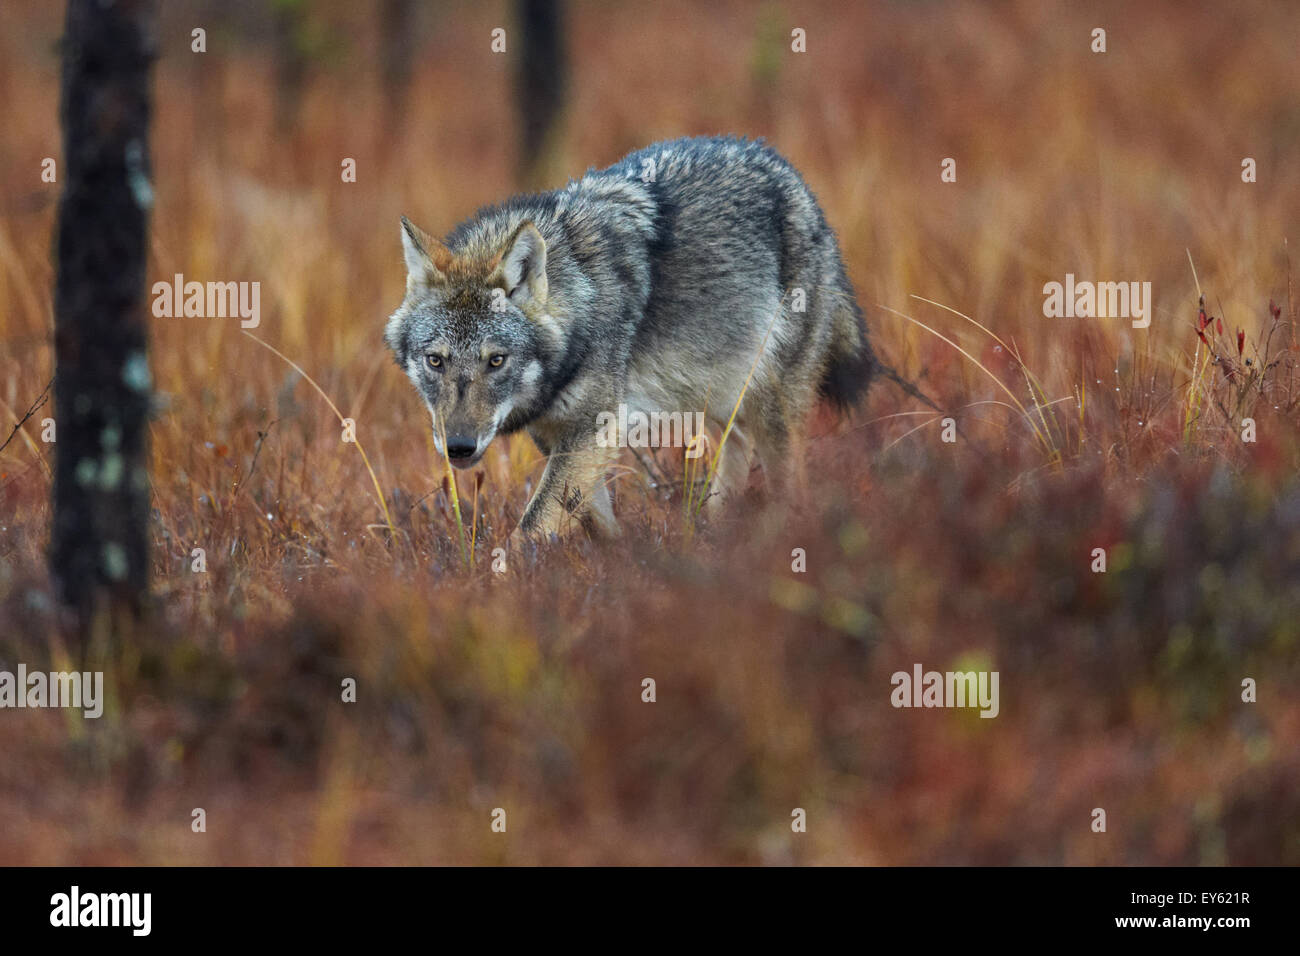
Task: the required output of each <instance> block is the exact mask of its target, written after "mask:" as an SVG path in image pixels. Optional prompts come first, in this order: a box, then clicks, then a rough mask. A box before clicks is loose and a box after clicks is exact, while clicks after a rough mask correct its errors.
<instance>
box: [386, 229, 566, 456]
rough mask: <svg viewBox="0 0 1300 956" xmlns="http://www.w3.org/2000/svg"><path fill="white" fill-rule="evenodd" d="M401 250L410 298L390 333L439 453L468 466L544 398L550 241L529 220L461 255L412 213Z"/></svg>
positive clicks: (391, 344)
mask: <svg viewBox="0 0 1300 956" xmlns="http://www.w3.org/2000/svg"><path fill="white" fill-rule="evenodd" d="M402 249H403V251H404V252H405V254H406V272H407V276H406V298H405V299H404V300H403V301H402V304H401V306H400V307H399V308H398V310H397V311H396V312H394V313H393V315H392V318H390V319H389V321H388V326H387V329H386V330H385V333H384V337H385V339H386V340H387V342H388V345H389V347H390V348H391V349H392V350H393V354H394V356H395V357H396V359H397V364H398V365H400V366H401V367H402V368H403V369H404V370H405V371H406V374H407V375H408V376H410V379H411V381H412V382H413V383H414V384H415V387H416V390H417V391H419V393H420V396H421V397H422V398H423V399H424V402H425V404H426V405H428V406H429V411H430V412H431V413H432V415H433V436H434V443H435V444H436V445H437V447H438V450H439V451H440V452H443V453H445V454H446V455H447V457H448V459H449V460H450V461H451V463H452V464H453V465H456V466H457V467H459V468H468V467H470V466H471V465H473V464H475V463H476V462H477V461H478V460H479V459H480V458H482V457H483V452H484V451H485V450H486V448H487V446H488V443H489V442H491V441H492V439H493V437H495V436H496V434H497V432H498V431H500V430H501V429H502V426H503V425H504V426H506V430H512V428H514V427H518V424H517V423H518V422H522V421H525V420H526V419H527V418H528V417H530V415H529V410H530V406H531V405H533V404H534V403H535V402H536V400H537V397H538V394H539V386H540V382H541V379H542V361H541V357H542V355H543V353H544V352H545V349H546V344H547V343H546V341H545V339H546V336H547V326H548V324H549V322H550V321H551V320H550V317H549V316H548V315H546V299H547V282H546V242H545V241H544V240H543V239H542V236H541V233H539V232H538V231H537V227H536V226H534V225H533V223H532V222H530V221H525V222H523V223H520V224H519V226H517V227H516V228H515V229H514V231H513V232H511V233H510V234H509V235H508V237H506V238H505V239H504V241H502V242H500V243H491V244H489V246H488V247H486V248H477V249H473V250H470V251H462V252H460V253H459V254H456V253H453V252H452V251H451V250H450V249H448V248H447V246H445V245H444V244H443V243H441V242H439V241H438V240H437V239H434V238H433V237H432V236H430V235H428V234H427V233H425V232H423V231H422V230H420V229H418V228H416V227H415V226H414V225H412V224H411V223H410V222H409V221H408V220H407V219H406V218H405V217H403V218H402ZM512 414H513V415H514V422H511V421H510V419H511V415H512ZM444 442H445V443H444Z"/></svg>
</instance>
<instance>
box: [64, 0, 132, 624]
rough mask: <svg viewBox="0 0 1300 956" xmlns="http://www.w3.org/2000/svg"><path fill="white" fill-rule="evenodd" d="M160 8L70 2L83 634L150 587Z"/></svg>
mask: <svg viewBox="0 0 1300 956" xmlns="http://www.w3.org/2000/svg"><path fill="white" fill-rule="evenodd" d="M155 15H156V8H155V4H154V2H153V0H116V2H114V3H111V4H109V3H103V2H101V0H68V10H67V20H66V23H65V29H64V37H63V88H62V99H61V102H60V120H61V123H62V126H63V194H62V196H61V197H60V200H59V215H58V235H57V240H56V255H57V266H58V276H57V279H56V286H55V293H54V348H55V422H56V427H57V435H56V437H57V442H56V445H55V447H56V449H57V466H56V471H55V477H54V524H53V528H52V530H51V535H50V568H51V571H52V574H53V577H54V581H55V585H56V588H57V590H58V593H59V596H60V598H61V599H62V600H63V602H64V603H65V604H68V605H71V606H72V607H73V608H75V609H76V610H77V611H78V612H79V614H78V620H79V623H80V630H81V633H82V634H83V635H84V634H85V632H86V629H87V627H88V626H89V625H90V623H91V622H92V620H93V618H94V617H95V616H96V615H97V614H98V612H100V611H101V610H109V611H112V612H114V617H116V616H117V614H116V612H119V611H122V610H129V611H131V612H132V613H136V612H138V611H139V610H140V609H141V607H142V605H143V601H144V597H145V595H146V593H147V590H148V581H149V574H148V572H149V547H148V545H149V538H148V531H149V479H148V472H147V461H146V453H147V432H146V428H147V423H148V415H149V395H150V375H149V365H148V329H147V327H146V324H145V315H146V312H145V309H146V305H145V294H144V293H145V288H144V286H145V250H146V236H147V232H148V212H149V207H150V206H151V204H152V189H151V186H150V179H149V114H150V100H149V84H150V74H151V71H152V68H153V60H154V48H155V37H154V29H155Z"/></svg>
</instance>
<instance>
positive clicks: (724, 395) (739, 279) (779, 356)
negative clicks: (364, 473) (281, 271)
mask: <svg viewBox="0 0 1300 956" xmlns="http://www.w3.org/2000/svg"><path fill="white" fill-rule="evenodd" d="M401 240H402V250H403V254H404V257H405V261H406V272H407V277H406V295H405V297H404V299H403V301H402V303H401V305H400V306H399V307H398V309H397V310H396V311H395V312H394V313H393V314H392V316H391V317H390V318H389V320H388V323H387V326H386V328H385V340H386V342H387V344H388V346H389V347H390V348H391V349H392V352H393V356H394V358H395V360H396V362H397V364H398V366H399V367H401V368H402V369H403V370H404V371H405V372H406V374H407V376H408V377H409V378H410V380H411V382H412V384H414V386H415V388H416V390H417V391H418V392H419V393H420V396H421V398H423V400H424V403H425V404H426V405H427V406H428V408H429V411H430V413H431V415H432V419H433V429H434V436H433V437H434V443H435V445H436V447H437V449H438V451H439V453H440V454H445V455H446V457H447V458H448V460H449V461H450V462H451V464H452V465H454V466H456V467H458V468H468V467H471V466H473V465H474V464H476V463H477V462H478V461H479V460H480V459H481V458H482V456H483V453H484V451H485V450H486V449H487V447H488V445H489V444H490V443H491V442H492V440H493V438H495V437H496V436H498V435H508V434H511V433H513V432H517V431H520V430H526V431H527V432H528V434H529V435H530V436H531V437H532V439H533V441H534V442H535V443H536V444H537V447H538V448H539V449H540V450H541V452H542V454H543V455H545V456H546V466H545V469H544V471H543V473H542V476H541V479H540V482H539V484H538V487H537V490H536V492H535V493H534V494H533V496H532V499H531V500H530V501H529V502H528V505H527V507H526V508H525V509H524V512H523V516H522V518H521V519H520V521H519V524H518V526H517V528H516V529H515V532H514V533H513V535H512V539H511V540H512V541H517V540H520V539H521V538H525V537H527V538H532V537H541V536H549V535H552V534H557V535H563V534H565V533H567V532H569V531H570V530H571V529H573V528H583V529H585V530H586V531H587V532H588V533H591V534H593V535H597V536H599V535H604V536H616V535H617V534H618V533H619V526H618V523H617V521H616V519H615V516H614V510H613V504H612V500H611V497H610V492H609V487H608V472H609V470H610V468H611V466H612V465H613V463H614V460H615V457H616V456H617V455H618V453H619V452H618V448H616V447H610V442H608V441H605V440H603V436H602V434H601V431H600V429H599V427H598V422H599V421H600V420H601V413H602V412H604V413H606V415H605V419H608V417H609V414H610V413H613V412H614V411H615V410H616V409H619V408H620V406H621V405H626V406H627V409H629V410H630V411H632V412H640V413H642V414H644V415H650V414H653V413H656V412H659V413H662V412H675V411H682V412H687V413H690V412H696V411H702V412H703V413H704V414H705V417H706V420H707V421H708V422H709V423H710V425H711V426H712V427H713V429H714V430H715V431H716V432H719V433H720V432H722V431H723V430H724V429H725V427H726V424H727V422H728V421H729V420H731V419H732V413H733V409H736V408H737V405H738V404H739V408H738V411H736V413H735V416H734V421H732V427H731V430H730V432H729V433H727V437H726V440H725V442H722V444H721V453H720V455H719V457H718V461H717V465H716V471H715V474H714V480H713V486H712V491H711V492H710V495H709V499H708V507H709V508H710V509H715V508H716V507H717V505H718V504H719V503H720V502H722V501H724V500H726V499H727V498H728V497H730V496H733V495H736V494H738V493H740V492H742V491H743V490H744V489H745V486H746V484H747V482H748V479H749V475H750V471H751V468H752V467H753V466H754V464H756V463H757V464H759V465H761V467H762V470H763V474H764V476H765V482H766V485H767V487H768V489H769V490H770V491H771V492H772V493H774V494H777V495H780V494H782V493H783V492H784V491H785V490H786V489H787V488H788V487H789V485H790V483H791V481H792V479H793V478H794V477H795V476H796V474H797V470H798V468H797V462H796V460H795V459H797V458H798V455H797V451H798V447H797V446H798V444H799V433H800V431H801V429H802V426H803V424H804V422H805V420H806V418H807V416H808V415H809V414H810V413H811V411H812V410H813V408H814V406H815V405H816V404H817V402H818V400H819V398H823V399H828V400H829V401H830V402H832V403H833V404H835V405H836V406H838V407H839V408H840V409H848V408H850V407H851V406H853V405H854V404H855V403H856V402H857V401H858V400H859V398H860V397H861V396H862V394H863V393H864V392H865V391H866V389H867V388H868V386H869V384H870V382H871V379H872V376H873V374H874V373H875V372H876V371H877V369H878V368H883V366H880V365H879V363H878V362H877V360H876V357H875V354H874V353H873V351H872V349H871V347H870V344H869V342H868V337H867V329H866V325H865V323H864V320H863V315H862V311H861V309H860V308H859V307H858V304H857V300H856V298H855V296H854V292H853V287H852V285H851V284H850V283H849V280H848V277H847V275H846V274H845V269H844V264H843V261H842V259H841V256H840V250H839V244H838V242H837V240H836V237H835V233H834V231H833V230H832V229H831V227H830V226H829V225H827V222H826V218H825V216H824V215H823V213H822V210H821V207H820V206H819V205H818V203H817V200H816V198H815V197H814V196H813V193H812V191H811V190H810V189H809V187H808V185H807V184H806V183H805V182H804V180H803V178H802V177H801V176H800V175H799V173H798V172H797V171H796V170H795V168H794V167H793V166H792V165H791V164H790V163H789V162H788V161H787V160H785V159H784V158H783V157H782V156H781V155H780V154H778V153H777V152H776V151H775V150H774V149H772V148H771V147H770V146H768V145H767V144H765V143H764V142H763V141H762V140H746V139H737V138H733V137H696V138H689V139H678V140H673V141H667V142H661V143H657V144H655V145H652V146H648V147H646V148H644V149H641V150H638V151H637V152H634V153H631V154H630V155H628V156H626V157H624V158H623V159H622V160H620V161H619V162H617V163H615V164H614V165H612V166H610V167H608V168H606V169H600V170H597V169H591V170H589V171H588V172H587V173H586V174H585V175H583V176H582V177H581V178H580V179H577V180H574V181H571V182H570V183H569V184H568V185H567V186H565V187H564V188H562V189H557V190H554V191H551V192H545V193H540V194H535V195H519V196H515V197H513V198H510V199H507V200H505V201H504V202H502V203H500V204H498V205H494V206H490V207H487V208H484V209H482V210H480V211H479V212H477V213H476V214H474V215H473V216H472V217H470V218H469V219H468V220H466V221H465V222H463V223H461V224H460V225H459V226H457V227H456V228H455V229H453V230H452V231H451V233H450V234H448V235H447V236H446V238H445V239H443V240H438V239H436V238H434V237H433V236H431V235H429V234H428V233H426V232H424V231H423V230H421V229H419V228H418V227H416V226H415V225H413V224H412V223H411V222H410V221H409V220H408V219H407V218H405V217H403V218H402V220H401Z"/></svg>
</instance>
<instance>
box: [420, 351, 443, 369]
mask: <svg viewBox="0 0 1300 956" xmlns="http://www.w3.org/2000/svg"><path fill="white" fill-rule="evenodd" d="M424 360H425V361H426V362H427V363H428V364H429V368H433V369H437V370H438V371H442V356H441V355H433V354H430V355H426V356H425V357H424Z"/></svg>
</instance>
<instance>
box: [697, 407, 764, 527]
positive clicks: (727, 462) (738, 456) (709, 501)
mask: <svg viewBox="0 0 1300 956" xmlns="http://www.w3.org/2000/svg"><path fill="white" fill-rule="evenodd" d="M722 427H723V428H724V429H725V428H726V425H725V424H724V425H723V426H722ZM753 457H754V446H753V443H752V442H751V441H750V440H749V436H748V435H747V434H745V432H744V431H742V430H741V429H740V428H739V427H738V426H736V425H734V424H733V425H732V426H731V432H730V433H729V434H728V435H727V440H726V442H725V443H724V444H723V445H722V452H721V455H720V457H719V458H718V470H717V472H716V474H714V476H713V487H712V488H710V489H709V497H708V498H706V499H705V507H706V508H708V511H709V514H710V516H713V515H716V514H717V513H718V512H719V511H721V510H723V508H724V507H725V505H726V503H727V501H728V500H729V499H731V498H738V497H740V496H741V495H743V494H744V493H745V486H746V485H748V484H749V469H750V466H751V463H752V461H753ZM701 461H703V463H704V465H703V467H704V468H706V469H707V468H708V466H709V461H708V460H706V459H701ZM706 474H707V472H706Z"/></svg>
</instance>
